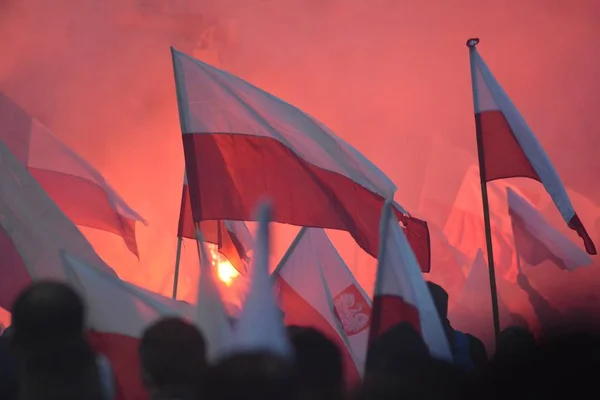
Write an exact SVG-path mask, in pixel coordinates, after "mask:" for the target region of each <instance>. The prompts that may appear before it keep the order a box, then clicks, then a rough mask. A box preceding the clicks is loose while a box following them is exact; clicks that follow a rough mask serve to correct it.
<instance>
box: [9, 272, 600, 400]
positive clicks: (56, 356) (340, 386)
mask: <svg viewBox="0 0 600 400" xmlns="http://www.w3.org/2000/svg"><path fill="white" fill-rule="evenodd" d="M428 287H429V290H430V292H431V294H432V297H433V298H434V301H435V304H436V306H437V307H438V312H439V314H440V318H441V319H442V321H443V324H444V328H445V332H446V335H447V337H448V340H449V342H450V344H451V349H452V354H453V362H451V363H450V362H446V361H441V360H438V359H435V358H434V357H432V356H430V354H429V351H428V347H427V345H426V344H425V343H424V341H423V338H422V337H421V335H420V334H419V332H417V331H416V330H415V329H413V327H412V326H411V325H409V324H408V323H400V324H398V325H395V326H394V327H392V328H391V329H389V330H388V331H387V332H385V333H384V334H382V335H381V336H379V337H378V338H377V339H376V340H374V341H373V342H372V343H370V346H369V350H368V354H367V359H366V364H365V371H364V374H363V377H362V381H361V382H360V383H357V384H354V385H348V384H347V383H346V382H345V381H344V371H343V362H342V356H341V352H340V349H338V348H337V346H336V344H335V343H334V342H333V341H331V340H330V339H329V338H327V337H326V336H325V335H324V334H323V333H321V332H319V331H318V330H316V329H313V328H311V327H302V326H289V327H288V328H287V334H288V337H289V341H290V343H291V345H292V348H293V351H294V359H293V361H289V360H286V359H283V358H280V357H279V356H277V355H275V354H271V353H268V352H260V351H256V352H252V351H247V352H243V351H241V352H237V353H233V354H229V355H228V356H226V357H225V358H220V359H218V360H217V361H216V362H213V363H209V362H208V361H207V351H206V349H207V343H206V341H205V339H204V337H203V335H202V332H200V331H199V330H198V328H197V327H196V326H195V325H193V324H191V323H188V322H186V321H184V320H182V319H179V318H175V317H169V318H164V319H161V320H159V321H157V322H155V323H154V324H153V325H151V326H149V327H147V329H146V330H145V332H144V334H143V336H142V338H141V340H140V341H139V363H140V371H141V375H142V376H140V380H141V381H142V382H143V385H144V387H145V388H146V390H147V394H148V398H149V399H152V400H167V399H169V400H194V399H210V400H233V399H245V398H247V399H257V400H258V399H264V400H271V399H272V400H276V399H277V400H279V399H299V400H300V399H302V400H304V399H317V400H319V399H324V400H325V399H327V400H342V399H349V400H350V399H352V400H387V399H476V398H477V399H481V398H486V399H506V398H510V399H519V398H523V399H525V398H527V399H532V398H561V397H562V398H573V397H576V396H577V397H579V396H582V397H583V396H590V395H591V394H592V393H593V390H594V389H595V380H594V374H595V373H596V372H597V371H599V370H600V341H599V340H598V336H597V334H596V333H595V332H594V331H591V330H589V329H587V330H586V331H581V330H578V329H577V327H573V326H568V325H567V326H560V325H559V324H555V326H556V328H554V329H553V330H552V331H545V332H544V334H543V336H541V337H534V335H533V334H532V333H531V332H529V331H528V330H527V329H526V328H524V327H518V326H512V327H508V328H506V329H504V330H503V331H502V332H501V334H500V335H499V337H498V338H497V341H496V346H495V352H494V354H493V355H492V356H491V357H490V359H488V357H487V353H486V349H485V347H484V345H483V343H482V342H481V341H480V340H479V339H477V338H476V337H474V336H472V335H469V334H467V333H463V332H459V331H456V330H454V329H453V328H452V326H451V325H450V322H449V321H448V318H447V308H448V295H447V294H446V292H445V291H444V289H443V288H442V287H440V286H438V285H436V284H433V283H431V282H429V283H428ZM86 329H87V328H86V308H85V304H84V301H83V300H82V299H81V297H80V296H79V295H78V294H77V292H76V291H75V290H74V289H72V288H71V287H70V286H68V285H66V284H63V283H58V282H53V281H39V282H36V283H34V284H32V285H31V286H29V287H28V288H26V289H25V290H23V291H22V292H21V293H20V295H19V296H18V298H17V299H16V300H15V302H14V304H13V308H12V323H11V326H10V327H9V328H7V329H5V331H4V332H3V334H2V337H1V339H0V399H6V400H17V399H18V400H42V399H44V400H58V399H61V400H70V399H86V400H109V399H115V398H117V397H118V395H117V389H116V381H115V377H114V374H113V371H112V370H111V366H110V363H109V362H108V361H107V360H106V358H104V357H103V356H102V355H101V354H97V353H95V351H94V350H93V348H92V346H91V344H90V341H89V339H88V334H87V330H86Z"/></svg>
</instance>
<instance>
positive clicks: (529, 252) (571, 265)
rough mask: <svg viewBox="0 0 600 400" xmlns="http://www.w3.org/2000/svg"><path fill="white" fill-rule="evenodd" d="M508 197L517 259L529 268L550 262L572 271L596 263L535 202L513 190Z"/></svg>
mask: <svg viewBox="0 0 600 400" xmlns="http://www.w3.org/2000/svg"><path fill="white" fill-rule="evenodd" d="M507 195H508V207H509V208H508V213H509V215H510V218H511V222H512V228H513V235H514V242H515V248H516V251H517V257H520V259H521V260H523V261H525V262H526V263H527V264H529V265H538V264H541V263H542V262H544V261H546V260H548V261H551V262H553V263H554V264H555V265H556V266H558V267H559V268H562V269H565V270H570V271H571V270H573V269H575V268H577V267H581V266H585V265H590V264H592V262H593V260H592V259H591V257H590V256H589V255H588V254H587V253H585V252H584V251H582V250H580V249H579V247H577V245H575V244H574V243H573V242H571V241H570V240H569V239H567V238H566V237H565V236H563V235H562V234H561V233H560V232H559V231H558V230H556V229H555V228H553V227H552V225H550V223H548V221H546V219H545V218H544V216H543V215H542V214H541V213H540V212H539V211H538V210H536V209H535V207H534V206H533V205H532V204H531V203H529V202H528V201H527V200H525V199H524V198H523V197H521V196H519V195H518V194H517V193H516V192H514V191H513V190H511V189H510V188H509V189H508V190H507Z"/></svg>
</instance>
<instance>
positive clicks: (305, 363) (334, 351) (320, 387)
mask: <svg viewBox="0 0 600 400" xmlns="http://www.w3.org/2000/svg"><path fill="white" fill-rule="evenodd" d="M288 335H289V337H290V342H291V344H292V346H293V348H294V365H295V371H296V377H297V379H298V386H299V388H300V390H301V391H302V392H303V395H304V396H305V398H307V399H317V398H318V399H327V400H335V399H341V398H342V392H343V385H344V375H343V372H344V371H343V365H342V357H341V354H340V350H339V349H338V347H337V346H336V345H335V343H333V342H332V341H331V340H329V339H328V338H327V337H326V336H325V335H323V334H322V333H321V332H319V331H317V330H316V329H313V328H306V327H300V326H290V327H288Z"/></svg>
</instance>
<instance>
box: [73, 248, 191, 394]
mask: <svg viewBox="0 0 600 400" xmlns="http://www.w3.org/2000/svg"><path fill="white" fill-rule="evenodd" d="M62 260H63V264H64V268H65V270H66V271H67V275H68V281H69V283H70V284H71V285H73V287H75V289H77V290H78V291H79V293H80V294H81V296H82V297H83V298H84V299H85V302H86V305H87V314H88V320H89V325H90V331H91V332H90V342H91V344H92V346H93V348H94V349H95V350H96V351H97V352H99V353H102V354H103V355H105V356H106V357H107V358H108V360H109V361H110V364H111V367H112V370H113V373H114V375H115V380H116V386H117V399H116V400H146V399H148V393H147V391H146V390H145V388H144V386H143V384H142V372H141V370H140V360H139V355H138V348H139V339H140V338H141V336H142V334H143V332H144V330H145V329H146V328H147V327H148V326H150V325H151V324H152V323H154V322H155V321H157V320H159V319H160V318H163V317H171V316H178V317H181V318H184V319H186V320H188V321H193V320H194V314H195V313H194V311H195V310H194V307H193V306H190V305H189V304H187V303H183V302H179V301H176V300H173V299H169V298H166V297H163V296H160V295H158V294H155V293H152V292H149V291H147V290H145V289H142V288H140V287H138V286H135V285H132V284H130V283H128V282H125V281H122V280H121V279H119V278H118V277H117V276H114V275H109V274H106V273H104V272H102V271H99V270H98V269H97V268H96V267H95V266H91V265H88V264H86V263H83V262H80V261H79V260H77V259H75V258H73V257H72V256H71V255H69V254H68V253H66V252H63V253H62ZM116 310H118V311H116Z"/></svg>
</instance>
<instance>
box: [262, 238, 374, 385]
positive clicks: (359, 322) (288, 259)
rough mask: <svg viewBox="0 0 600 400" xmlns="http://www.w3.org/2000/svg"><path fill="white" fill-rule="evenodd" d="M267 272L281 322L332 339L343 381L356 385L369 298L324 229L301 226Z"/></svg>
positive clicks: (368, 317)
mask: <svg viewBox="0 0 600 400" xmlns="http://www.w3.org/2000/svg"><path fill="white" fill-rule="evenodd" d="M272 276H273V279H274V281H275V292H276V293H277V297H278V299H279V304H280V307H281V309H282V310H283V312H284V314H285V324H286V325H299V326H309V327H312V328H315V329H318V330H319V331H321V332H322V333H323V334H324V335H326V336H327V337H328V338H329V339H330V340H332V341H333V342H334V343H336V344H337V346H338V348H339V349H340V352H341V353H342V358H343V361H344V370H345V373H346V381H347V383H348V384H350V385H353V384H356V383H358V382H359V381H360V374H362V372H363V370H364V365H365V358H366V355H367V344H368V335H369V327H370V325H371V300H370V299H369V296H367V294H366V293H365V292H364V290H363V289H362V287H361V286H360V285H359V284H358V282H357V281H356V279H354V276H353V275H352V273H351V272H350V269H348V267H347V266H346V264H345V263H344V260H342V258H341V257H340V255H339V254H338V252H337V251H336V249H335V247H334V246H333V243H331V241H330V240H329V237H327V234H326V233H325V231H324V230H323V229H318V228H302V229H301V230H300V233H298V236H296V239H294V241H293V242H292V244H291V245H290V248H289V250H288V251H287V253H286V255H285V256H284V257H283V259H282V260H281V262H280V263H279V265H278V266H277V268H276V269H275V271H273V274H272Z"/></svg>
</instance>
